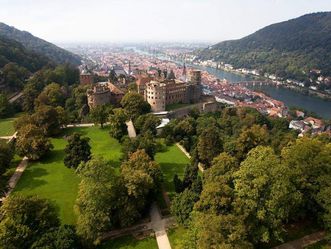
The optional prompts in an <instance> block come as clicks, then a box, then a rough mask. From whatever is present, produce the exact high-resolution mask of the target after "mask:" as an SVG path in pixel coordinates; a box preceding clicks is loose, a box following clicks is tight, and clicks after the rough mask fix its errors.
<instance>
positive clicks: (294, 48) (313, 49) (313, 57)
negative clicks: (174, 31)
mask: <svg viewBox="0 0 331 249" xmlns="http://www.w3.org/2000/svg"><path fill="white" fill-rule="evenodd" d="M209 59H212V60H214V61H222V62H225V63H229V64H232V65H233V66H234V67H236V68H248V69H260V70H261V71H262V73H264V72H267V73H272V74H276V75H277V76H279V77H283V78H293V79H297V80H307V79H308V74H309V72H310V71H311V70H312V69H319V70H321V71H322V75H324V76H331V63H330V62H331V12H321V13H314V14H308V15H304V16H301V17H299V18H296V19H292V20H289V21H285V22H281V23H277V24H273V25H270V26H267V27H265V28H263V29H261V30H259V31H257V32H255V33H254V34H251V35H249V36H247V37H244V38H242V39H239V40H232V41H224V42H221V43H218V44H216V45H213V46H211V47H209V48H206V49H204V50H202V51H198V52H197V60H209Z"/></svg>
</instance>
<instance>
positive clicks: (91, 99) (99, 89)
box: [87, 82, 124, 109]
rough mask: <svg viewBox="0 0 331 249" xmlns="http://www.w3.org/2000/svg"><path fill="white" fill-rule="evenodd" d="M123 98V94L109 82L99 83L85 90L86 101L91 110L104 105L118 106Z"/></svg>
mask: <svg viewBox="0 0 331 249" xmlns="http://www.w3.org/2000/svg"><path fill="white" fill-rule="evenodd" d="M123 96H124V92H123V91H121V90H120V89H119V88H118V87H116V86H115V85H114V84H112V83H111V82H99V83H96V84H95V85H94V86H93V87H92V88H91V89H88V90H87V101H88V105H89V107H90V108H91V109H92V108H94V107H96V106H98V105H106V104H112V105H114V106H118V105H119V103H120V102H121V99H122V98H123Z"/></svg>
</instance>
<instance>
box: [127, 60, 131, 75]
mask: <svg viewBox="0 0 331 249" xmlns="http://www.w3.org/2000/svg"><path fill="white" fill-rule="evenodd" d="M128 74H129V76H130V75H131V61H129V73H128Z"/></svg>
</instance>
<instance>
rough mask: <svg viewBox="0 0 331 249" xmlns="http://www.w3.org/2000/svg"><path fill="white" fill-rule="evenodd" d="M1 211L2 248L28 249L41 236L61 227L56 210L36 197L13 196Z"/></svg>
mask: <svg viewBox="0 0 331 249" xmlns="http://www.w3.org/2000/svg"><path fill="white" fill-rule="evenodd" d="M0 210H1V214H2V217H1V222H0V247H1V248H8V249H16V248H22V249H25V248H26V249H28V248H30V246H31V245H32V244H33V242H34V241H36V240H37V239H38V238H39V237H40V236H42V235H43V234H44V233H46V232H47V231H49V230H50V229H52V228H56V227H58V226H59V224H60V221H59V219H58V216H57V212H56V210H55V208H54V207H53V206H52V205H51V204H50V203H49V202H48V201H47V200H45V199H40V198H38V197H36V196H21V195H12V196H10V197H8V198H6V199H5V201H4V202H3V205H2V206H1V208H0Z"/></svg>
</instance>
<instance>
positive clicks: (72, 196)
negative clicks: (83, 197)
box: [15, 127, 121, 224]
mask: <svg viewBox="0 0 331 249" xmlns="http://www.w3.org/2000/svg"><path fill="white" fill-rule="evenodd" d="M72 132H80V133H82V134H83V135H84V136H87V137H89V138H90V139H91V140H90V145H91V147H92V154H93V155H101V156H103V157H104V158H105V159H107V160H112V161H114V166H116V167H117V166H118V165H119V160H120V157H121V146H120V144H119V143H118V142H117V140H115V139H112V138H110V136H109V134H108V130H107V129H103V130H102V129H100V128H98V127H91V128H70V129H67V130H66V131H65V133H66V134H70V133H72ZM52 143H53V145H54V149H53V150H52V151H51V152H50V153H49V155H47V156H46V157H45V158H44V159H42V160H41V161H38V162H32V163H29V166H28V168H27V169H26V170H25V172H24V174H23V176H22V178H21V179H20V181H19V182H18V184H17V186H16V188H15V193H21V194H24V195H38V196H40V197H43V198H47V199H50V200H51V201H52V202H53V203H54V204H55V205H56V206H57V208H58V211H59V216H60V219H61V221H62V223H63V224H74V223H75V216H74V211H73V206H74V202H75V200H76V197H77V191H78V184H79V178H78V177H77V176H76V174H75V172H74V170H72V169H68V168H67V167H65V166H64V164H63V158H64V151H63V150H64V148H65V146H66V144H67V142H66V141H65V140H64V139H63V137H59V138H53V139H52Z"/></svg>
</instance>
